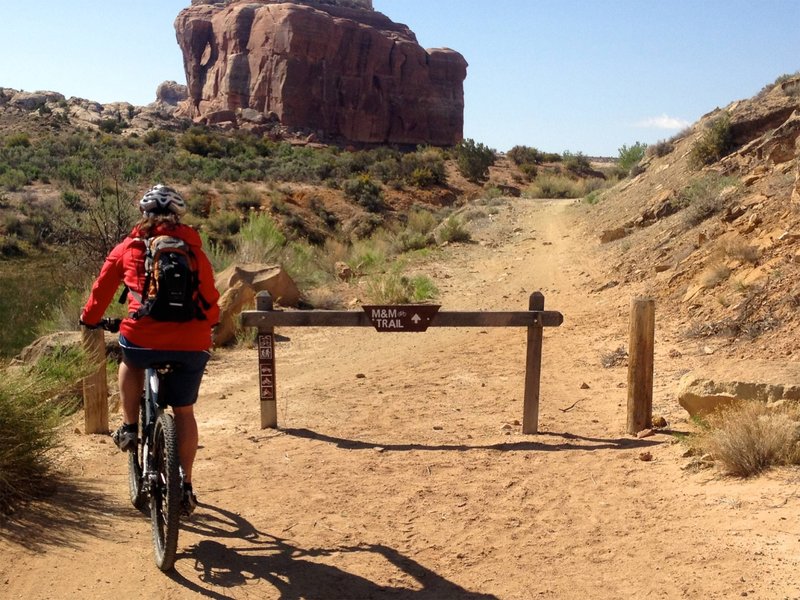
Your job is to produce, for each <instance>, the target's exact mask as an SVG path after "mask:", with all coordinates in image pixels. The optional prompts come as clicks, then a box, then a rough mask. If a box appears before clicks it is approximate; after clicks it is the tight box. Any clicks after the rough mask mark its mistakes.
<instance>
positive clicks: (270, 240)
mask: <svg viewBox="0 0 800 600" xmlns="http://www.w3.org/2000/svg"><path fill="white" fill-rule="evenodd" d="M285 245H286V236H284V235H283V233H281V231H280V229H278V226H277V224H276V223H275V221H273V220H272V217H270V216H269V215H265V214H259V215H254V216H253V217H252V218H250V219H249V220H248V221H247V222H246V223H245V224H244V226H243V227H242V228H241V230H240V231H239V235H238V236H237V238H236V253H237V258H238V260H240V261H241V262H256V263H268V262H273V261H275V260H277V259H278V257H279V256H280V254H281V251H282V250H283V247H284V246H285Z"/></svg>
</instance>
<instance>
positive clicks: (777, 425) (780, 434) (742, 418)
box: [700, 402, 800, 477]
mask: <svg viewBox="0 0 800 600" xmlns="http://www.w3.org/2000/svg"><path fill="white" fill-rule="evenodd" d="M707 424H708V429H707V430H706V431H704V432H703V433H702V434H701V436H700V446H701V447H702V448H703V449H704V450H705V451H706V452H708V453H710V454H711V455H712V456H713V457H714V459H715V460H717V461H719V462H720V463H722V465H723V467H724V469H725V470H726V471H727V472H728V473H730V474H731V475H735V476H738V477H751V476H753V475H757V474H758V473H761V472H762V471H764V470H766V469H768V468H770V467H772V466H777V465H788V464H797V463H798V462H800V454H799V453H798V443H800V435H799V434H798V432H800V410H798V408H797V407H796V406H791V405H784V406H780V407H778V406H767V405H766V404H763V403H761V402H742V403H740V404H737V405H735V406H733V407H730V408H728V409H727V410H723V411H720V412H718V413H715V414H713V415H711V416H710V417H708V419H707Z"/></svg>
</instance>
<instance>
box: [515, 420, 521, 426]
mask: <svg viewBox="0 0 800 600" xmlns="http://www.w3.org/2000/svg"><path fill="white" fill-rule="evenodd" d="M514 425H515V426H516V427H519V426H520V425H522V423H520V422H519V420H518V419H514Z"/></svg>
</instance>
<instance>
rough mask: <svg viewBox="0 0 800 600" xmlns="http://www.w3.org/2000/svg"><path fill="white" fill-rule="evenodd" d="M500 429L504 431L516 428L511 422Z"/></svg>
mask: <svg viewBox="0 0 800 600" xmlns="http://www.w3.org/2000/svg"><path fill="white" fill-rule="evenodd" d="M500 429H502V430H503V431H510V430H512V429H514V426H513V425H511V423H505V424H504V425H503V426H502V427H501V428H500Z"/></svg>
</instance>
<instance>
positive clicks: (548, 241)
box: [0, 200, 800, 599]
mask: <svg viewBox="0 0 800 600" xmlns="http://www.w3.org/2000/svg"><path fill="white" fill-rule="evenodd" d="M575 217H576V211H575V209H574V208H573V207H572V206H571V205H570V203H569V202H553V201H547V202H545V201H541V202H539V201H527V200H517V201H514V203H513V204H512V205H510V206H503V207H500V212H499V213H498V214H496V215H494V216H493V218H492V220H491V222H489V221H487V222H486V223H485V226H483V227H482V228H481V229H480V230H479V231H478V232H477V233H476V235H475V237H476V239H477V241H478V243H475V244H469V245H458V246H453V247H450V248H447V249H445V251H444V256H443V257H437V258H436V262H431V263H430V264H428V265H426V266H425V270H426V272H428V273H432V274H433V275H434V276H435V279H436V281H437V284H438V285H439V287H440V290H441V293H442V294H441V303H442V305H443V310H473V309H481V310H524V309H525V308H527V303H528V297H529V295H530V294H531V293H532V292H534V291H536V290H541V291H542V292H543V293H544V294H545V297H546V307H547V308H548V309H552V310H559V311H561V312H562V313H563V314H564V315H565V321H564V325H563V326H561V327H560V328H548V329H546V330H545V342H544V358H543V374H542V401H541V413H540V429H541V433H540V434H538V435H523V434H522V433H521V427H520V421H521V419H522V395H523V377H524V366H525V331H524V330H523V329H431V330H429V331H428V332H427V333H424V334H379V333H376V332H374V331H371V330H367V329H287V330H282V331H279V333H282V334H284V335H286V336H288V337H289V338H291V341H289V342H285V343H281V344H279V345H278V348H277V373H278V378H277V381H278V394H279V402H278V409H279V411H278V417H279V426H280V429H278V430H261V429H260V428H259V412H258V411H259V402H258V390H257V379H256V375H257V362H256V354H255V350H253V349H239V350H233V351H224V352H220V353H218V354H217V356H216V358H215V360H214V361H213V362H212V363H211V365H210V368H209V373H208V376H207V377H206V380H205V383H204V385H203V388H202V391H201V400H200V403H199V405H198V418H199V422H200V434H201V448H200V451H199V455H198V461H197V464H196V470H195V473H196V474H195V481H196V484H195V485H196V488H197V490H198V495H199V497H200V501H201V503H202V504H201V507H200V508H199V510H198V512H197V514H196V516H195V517H194V519H193V520H192V521H191V522H187V523H185V524H184V525H183V528H182V530H181V534H180V540H179V546H180V548H179V557H178V560H177V562H176V566H175V572H174V573H173V574H171V575H164V574H162V573H160V572H159V571H158V570H157V569H156V567H155V566H154V564H153V560H152V549H151V542H150V524H149V521H148V520H147V519H145V518H144V517H142V516H141V515H140V514H139V513H137V512H136V511H135V510H134V509H133V507H132V506H130V504H129V501H128V499H127V483H126V461H125V459H124V457H123V456H122V455H121V454H120V453H118V452H117V451H116V449H115V448H114V446H113V445H112V444H111V443H110V440H109V439H108V438H107V437H103V436H84V435H81V434H80V433H79V431H74V430H76V428H79V427H80V421H79V420H76V421H75V423H74V424H72V425H71V426H70V427H69V428H68V429H67V430H66V435H65V450H64V452H63V454H62V456H61V458H60V461H61V463H62V467H63V469H64V471H65V472H66V473H67V477H65V479H64V481H63V482H60V483H59V484H58V485H57V489H56V490H55V492H54V494H53V495H52V496H51V497H50V498H49V499H48V500H47V501H45V502H41V503H37V504H35V505H33V506H30V507H29V508H28V509H26V510H24V511H21V512H20V513H18V514H17V515H15V517H14V519H13V520H11V521H7V522H5V523H3V524H2V529H1V530H0V553H2V554H1V555H2V561H0V597H2V598H25V599H28V598H53V599H55V598H59V599H60V598H94V597H100V598H102V597H109V598H117V597H119V598H163V599H172V598H195V597H207V598H214V599H227V598H284V599H294V598H309V599H346V598H353V599H355V598H402V599H439V598H442V599H450V598H453V599H460V598H464V599H489V598H503V599H506V598H508V599H517V598H520V599H526V598H555V599H559V598H598V599H604V598H608V599H618V598H703V599H712V598H720V599H722V598H726V599H727V598H738V597H745V596H746V597H748V598H762V599H780V598H800V572H798V563H799V562H800V523H798V519H797V514H798V509H799V508H800V496H798V494H797V492H798V490H800V476H799V475H800V472H798V471H797V470H779V471H772V472H771V473H769V474H767V475H765V476H762V477H760V478H757V479H754V480H750V481H744V482H743V481H740V480H734V479H729V478H725V477H723V476H721V475H720V474H719V473H718V472H716V471H714V470H705V471H699V472H698V471H691V470H687V469H685V468H684V467H685V466H686V465H687V463H688V459H686V458H684V457H683V453H684V452H685V450H686V447H685V446H684V445H683V444H682V443H680V442H679V441H678V439H677V437H678V436H676V435H675V434H676V433H681V432H685V431H688V430H689V425H688V424H687V422H686V419H685V415H684V413H683V411H682V410H681V409H680V407H679V406H678V405H677V401H676V399H675V391H676V382H677V380H678V378H679V377H680V375H681V374H682V373H684V372H686V370H688V369H691V368H696V367H702V366H703V364H704V362H706V361H709V360H711V358H710V357H708V356H706V355H705V354H704V352H703V351H702V349H701V348H695V347H694V346H693V344H694V342H692V341H686V340H682V339H679V338H678V337H677V336H675V335H674V334H672V332H671V328H670V326H669V315H668V310H666V309H662V308H661V307H659V309H658V327H657V342H656V373H655V400H654V409H655V413H656V414H657V415H663V416H665V417H666V418H667V420H668V421H669V423H670V426H669V428H668V430H667V431H662V432H659V433H658V434H657V435H655V436H653V437H650V438H646V439H641V440H639V439H635V438H633V437H631V436H627V435H625V432H624V429H625V403H626V397H627V392H626V389H625V386H626V380H627V370H626V368H625V367H624V366H621V367H615V368H609V369H606V368H603V367H602V366H601V358H602V356H603V355H605V354H607V353H609V352H611V351H613V350H614V349H616V348H618V347H619V346H627V342H628V340H627V328H628V312H629V304H630V290H626V291H625V292H619V291H615V290H614V289H611V290H607V291H604V292H592V291H591V290H592V289H596V288H597V284H598V279H597V278H596V277H595V274H596V273H599V272H602V268H601V267H602V265H600V264H598V263H597V262H596V261H599V260H602V254H601V253H600V252H599V249H598V248H597V246H596V242H595V241H593V240H595V239H596V236H595V235H590V234H591V232H589V231H587V230H584V229H583V228H582V227H581V226H580V225H579V224H577V223H576V220H575ZM634 291H635V290H634ZM623 294H624V295H623ZM671 350H679V352H680V355H681V356H680V357H678V358H670V357H669V354H670V351H671ZM673 356H677V354H676V353H674V352H673ZM584 384H585V385H584ZM118 420H119V415H118V414H115V415H113V425H116V423H117V421H118ZM643 453H650V455H651V456H652V460H650V461H643V460H641V456H642V454H643Z"/></svg>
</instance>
